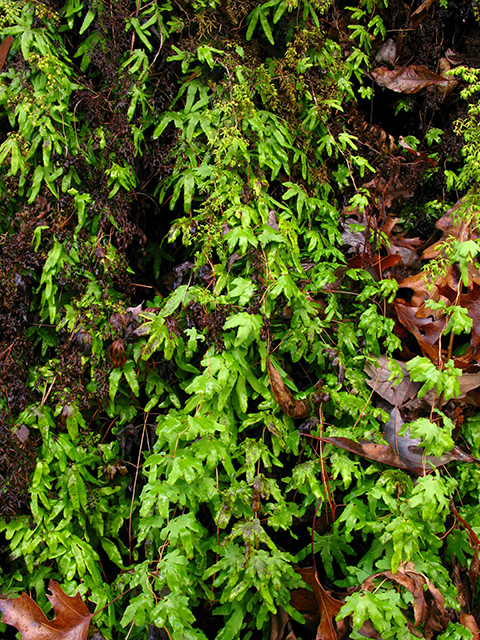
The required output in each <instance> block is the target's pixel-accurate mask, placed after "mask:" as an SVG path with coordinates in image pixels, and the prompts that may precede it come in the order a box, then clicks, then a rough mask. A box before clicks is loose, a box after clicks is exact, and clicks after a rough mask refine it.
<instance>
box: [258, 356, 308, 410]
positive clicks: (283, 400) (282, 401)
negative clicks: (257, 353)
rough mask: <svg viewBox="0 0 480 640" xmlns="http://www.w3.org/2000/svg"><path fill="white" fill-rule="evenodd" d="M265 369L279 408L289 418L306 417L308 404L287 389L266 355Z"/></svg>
mask: <svg viewBox="0 0 480 640" xmlns="http://www.w3.org/2000/svg"><path fill="white" fill-rule="evenodd" d="M267 370H268V377H269V379H270V386H271V387H272V391H273V395H274V397H275V400H276V401H277V403H278V406H279V407H280V409H281V410H282V411H283V412H284V413H286V414H287V416H290V418H306V417H307V416H308V415H309V413H310V405H309V403H308V402H307V401H306V400H296V398H295V397H294V395H293V393H292V392H291V391H290V389H288V388H287V387H286V385H285V383H284V381H283V378H282V376H281V375H280V373H279V372H278V371H277V370H276V369H275V367H274V366H273V364H272V363H271V362H270V358H269V357H268V356H267Z"/></svg>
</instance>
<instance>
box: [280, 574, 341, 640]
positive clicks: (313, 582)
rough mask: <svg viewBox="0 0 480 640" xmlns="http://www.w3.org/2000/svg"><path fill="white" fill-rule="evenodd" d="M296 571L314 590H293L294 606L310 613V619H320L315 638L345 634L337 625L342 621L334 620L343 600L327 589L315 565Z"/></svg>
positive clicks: (334, 639)
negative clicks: (332, 594)
mask: <svg viewBox="0 0 480 640" xmlns="http://www.w3.org/2000/svg"><path fill="white" fill-rule="evenodd" d="M295 571H296V572H297V573H299V574H300V575H301V576H302V579H303V581H304V582H306V583H307V584H308V585H309V586H310V587H311V588H312V589H313V592H312V591H307V590H306V589H295V590H294V591H292V597H291V604H292V606H293V607H295V609H297V611H300V613H302V614H304V615H305V614H309V617H310V619H312V620H313V619H315V620H316V621H318V620H319V623H318V627H317V630H316V636H315V640H338V638H339V636H341V635H343V633H341V632H342V631H343V629H339V627H338V626H337V625H339V626H341V624H342V621H340V622H339V623H337V624H336V623H335V622H334V620H335V618H336V617H337V614H338V613H339V611H340V609H341V608H342V606H343V602H342V601H341V600H337V599H336V598H334V597H333V596H331V595H330V594H329V593H328V592H327V591H325V589H324V588H323V586H322V584H321V582H320V580H319V579H318V575H317V572H316V570H315V568H314V567H306V568H304V569H300V568H298V569H295ZM307 620H308V618H307Z"/></svg>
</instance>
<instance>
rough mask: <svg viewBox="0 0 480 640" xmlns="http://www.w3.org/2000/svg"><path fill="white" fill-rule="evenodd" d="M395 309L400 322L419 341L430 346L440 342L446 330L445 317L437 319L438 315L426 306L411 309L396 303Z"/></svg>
mask: <svg viewBox="0 0 480 640" xmlns="http://www.w3.org/2000/svg"><path fill="white" fill-rule="evenodd" d="M394 307H395V311H396V312H397V316H398V319H399V320H400V322H401V323H402V324H403V326H404V327H406V328H407V329H408V330H409V331H410V333H413V335H414V336H415V337H416V338H417V340H418V341H420V340H422V341H423V342H426V343H427V344H430V345H434V344H436V343H437V342H438V339H439V338H440V336H441V335H442V333H443V331H444V329H445V323H446V320H445V317H441V318H438V319H435V315H436V313H435V312H434V311H432V309H428V308H427V307H425V306H422V307H411V306H409V305H406V304H402V303H401V302H395V303H394ZM427 314H428V315H427ZM424 316H426V317H424Z"/></svg>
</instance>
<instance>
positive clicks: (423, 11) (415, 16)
mask: <svg viewBox="0 0 480 640" xmlns="http://www.w3.org/2000/svg"><path fill="white" fill-rule="evenodd" d="M434 2H435V0H425V1H424V2H422V4H421V5H420V6H419V7H418V9H416V10H415V11H414V12H413V13H412V15H411V16H410V20H409V23H408V28H409V29H416V28H417V27H418V25H419V24H420V23H421V22H423V20H424V19H425V18H426V16H427V13H428V11H429V9H430V7H431V6H432V4H433V3H434Z"/></svg>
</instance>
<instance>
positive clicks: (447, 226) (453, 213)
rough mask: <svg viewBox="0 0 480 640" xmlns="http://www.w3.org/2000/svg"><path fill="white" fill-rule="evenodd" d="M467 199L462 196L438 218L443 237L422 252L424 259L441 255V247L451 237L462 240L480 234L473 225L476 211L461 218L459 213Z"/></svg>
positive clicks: (436, 224)
mask: <svg viewBox="0 0 480 640" xmlns="http://www.w3.org/2000/svg"><path fill="white" fill-rule="evenodd" d="M464 204H465V200H464V199H463V198H462V199H461V200H459V201H458V202H456V203H455V204H454V206H453V207H452V208H451V209H449V210H448V211H447V213H446V214H445V215H444V216H442V217H441V218H440V220H437V222H436V223H435V226H436V228H437V229H438V230H439V231H441V232H442V238H441V240H439V241H438V242H436V243H435V244H434V245H432V246H431V247H429V248H428V249H426V250H425V251H424V252H423V254H422V260H428V259H430V258H437V257H438V255H439V248H440V247H441V245H442V243H444V242H445V241H446V240H448V239H449V238H450V239H451V240H453V239H456V240H459V241H460V242H464V241H465V240H477V239H478V237H479V236H480V232H479V230H478V228H477V227H476V226H474V225H472V224H471V223H472V221H473V218H474V215H473V214H474V213H476V212H474V211H472V212H470V211H469V214H471V215H469V216H468V220H467V219H466V218H467V216H465V215H462V217H461V218H460V217H459V216H458V215H457V213H458V210H459V209H460V208H461V207H462V206H464Z"/></svg>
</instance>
